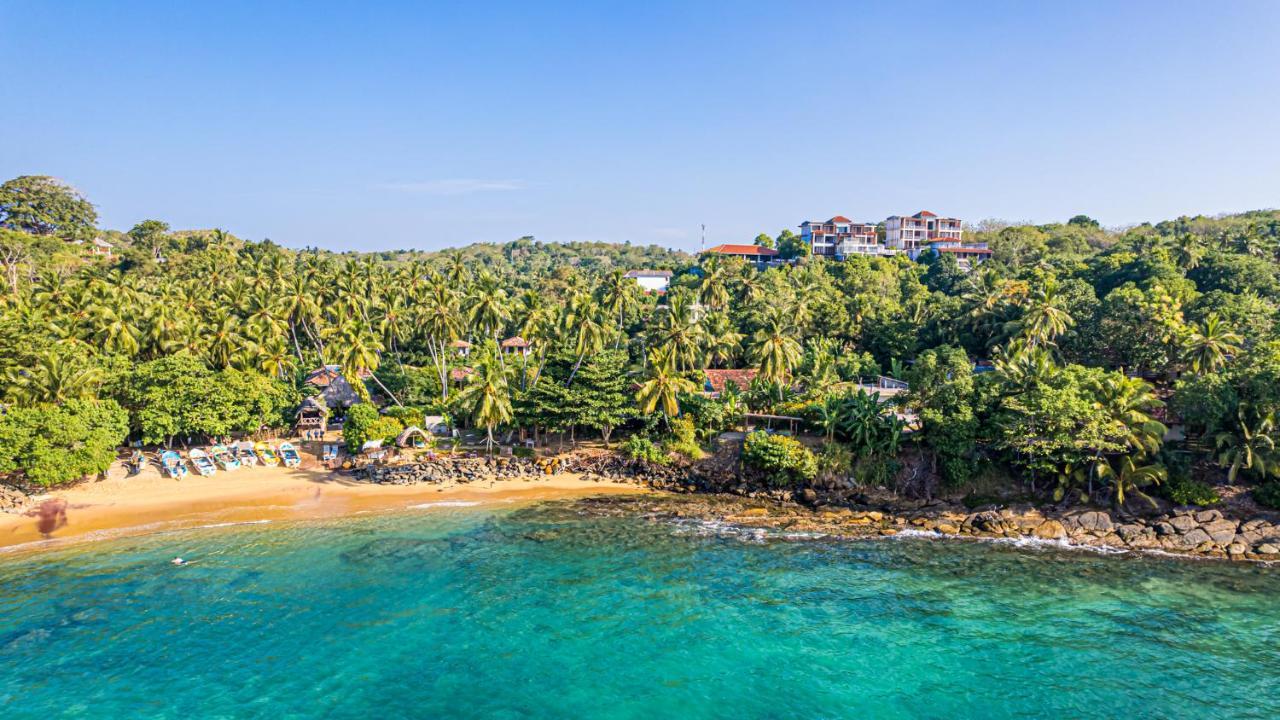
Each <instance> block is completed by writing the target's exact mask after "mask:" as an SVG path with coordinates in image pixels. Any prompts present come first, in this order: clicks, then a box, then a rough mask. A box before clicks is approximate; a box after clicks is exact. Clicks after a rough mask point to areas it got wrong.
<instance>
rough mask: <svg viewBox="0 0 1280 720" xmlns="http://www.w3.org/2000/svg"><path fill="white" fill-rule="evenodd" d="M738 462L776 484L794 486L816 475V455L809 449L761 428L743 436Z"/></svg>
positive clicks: (791, 439)
mask: <svg viewBox="0 0 1280 720" xmlns="http://www.w3.org/2000/svg"><path fill="white" fill-rule="evenodd" d="M742 463H743V464H744V465H746V466H747V467H750V468H755V469H756V470H759V471H761V472H763V473H765V474H766V477H767V479H768V481H769V482H770V483H771V484H774V485H778V486H791V485H798V484H801V483H805V482H808V481H810V480H812V479H814V478H815V477H817V475H818V458H817V457H816V456H815V455H814V454H813V452H812V451H810V450H809V448H806V447H805V446H804V445H803V444H802V443H801V442H800V441H799V440H796V439H795V438H791V437H787V436H785V435H770V434H769V433H766V432H764V431H763V430H758V431H756V432H753V433H751V434H750V435H747V438H746V440H745V441H744V442H743V446H742Z"/></svg>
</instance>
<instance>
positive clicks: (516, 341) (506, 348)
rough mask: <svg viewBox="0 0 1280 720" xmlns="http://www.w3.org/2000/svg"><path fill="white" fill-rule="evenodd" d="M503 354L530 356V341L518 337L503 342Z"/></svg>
mask: <svg viewBox="0 0 1280 720" xmlns="http://www.w3.org/2000/svg"><path fill="white" fill-rule="evenodd" d="M502 352H503V353H504V354H506V355H523V356H526V357H527V356H528V355H529V353H530V352H531V348H530V346H529V341H528V340H525V339H524V338H522V337H520V336H519V335H516V336H515V337H509V338H507V339H506V340H503V341H502Z"/></svg>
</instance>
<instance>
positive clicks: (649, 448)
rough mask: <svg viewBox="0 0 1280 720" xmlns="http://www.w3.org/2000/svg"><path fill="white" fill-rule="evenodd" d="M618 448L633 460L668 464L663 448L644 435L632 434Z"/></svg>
mask: <svg viewBox="0 0 1280 720" xmlns="http://www.w3.org/2000/svg"><path fill="white" fill-rule="evenodd" d="M618 449H619V450H621V451H622V454H623V455H626V456H627V457H629V458H631V459H632V460H643V461H644V462H649V463H653V464H655V465H666V464H667V462H668V461H667V455H666V453H664V452H662V448H660V447H658V446H657V445H655V444H654V443H653V441H652V440H650V439H649V438H648V437H646V436H644V435H632V436H631V437H629V438H627V439H626V440H623V441H622V442H621V443H620V444H619V445H618Z"/></svg>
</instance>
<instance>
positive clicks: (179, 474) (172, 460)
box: [160, 450, 190, 480]
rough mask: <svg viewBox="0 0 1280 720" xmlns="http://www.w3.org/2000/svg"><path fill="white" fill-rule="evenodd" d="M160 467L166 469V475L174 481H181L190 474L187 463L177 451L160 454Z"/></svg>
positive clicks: (166, 451)
mask: <svg viewBox="0 0 1280 720" xmlns="http://www.w3.org/2000/svg"><path fill="white" fill-rule="evenodd" d="M160 467H162V468H164V474H165V475H168V476H169V477H171V478H173V479H174V480H181V479H182V478H184V477H186V475H187V473H188V472H190V471H189V470H187V463H186V462H185V461H183V459H182V456H181V455H179V454H178V452H177V451H176V450H165V451H164V452H163V453H161V454H160Z"/></svg>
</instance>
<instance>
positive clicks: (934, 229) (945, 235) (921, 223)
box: [884, 210, 963, 258]
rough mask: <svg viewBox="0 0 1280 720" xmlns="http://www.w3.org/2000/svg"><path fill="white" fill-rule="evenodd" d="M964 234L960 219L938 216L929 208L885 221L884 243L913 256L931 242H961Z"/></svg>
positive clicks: (895, 216)
mask: <svg viewBox="0 0 1280 720" xmlns="http://www.w3.org/2000/svg"><path fill="white" fill-rule="evenodd" d="M962 234H963V233H962V231H961V230H960V220H959V219H957V218H944V217H938V216H937V215H934V214H933V213H931V212H929V211H928V210H921V211H920V212H918V213H916V214H915V215H911V216H910V217H907V216H903V215H894V216H893V217H890V218H888V219H887V220H885V221H884V244H885V245H888V246H889V247H891V248H896V249H898V250H902V251H905V252H906V253H908V254H909V255H911V257H912V258H915V256H916V255H917V254H918V253H919V250H920V249H921V248H923V247H927V246H928V245H929V244H931V243H935V242H947V243H960V242H961V235H962Z"/></svg>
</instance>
